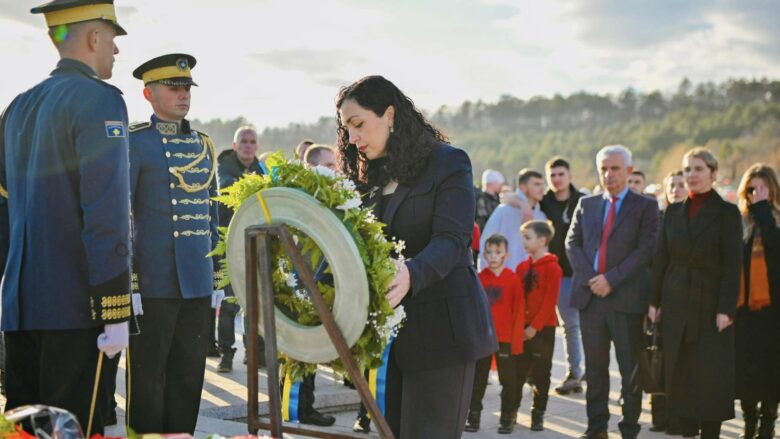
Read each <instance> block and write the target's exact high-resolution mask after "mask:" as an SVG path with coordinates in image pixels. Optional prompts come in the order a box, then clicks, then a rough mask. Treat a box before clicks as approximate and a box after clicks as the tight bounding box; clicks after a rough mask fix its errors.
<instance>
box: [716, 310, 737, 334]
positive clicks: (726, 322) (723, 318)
mask: <svg viewBox="0 0 780 439" xmlns="http://www.w3.org/2000/svg"><path fill="white" fill-rule="evenodd" d="M732 323H734V321H733V320H731V317H729V316H728V314H718V315H716V316H715V326H717V327H718V332H723V330H724V329H726V328H728V327H729V326H731V324H732Z"/></svg>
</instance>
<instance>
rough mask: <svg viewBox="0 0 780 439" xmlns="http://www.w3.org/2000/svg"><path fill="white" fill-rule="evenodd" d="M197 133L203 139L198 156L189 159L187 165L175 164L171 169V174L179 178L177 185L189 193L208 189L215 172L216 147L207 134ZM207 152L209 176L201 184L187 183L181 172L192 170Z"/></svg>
mask: <svg viewBox="0 0 780 439" xmlns="http://www.w3.org/2000/svg"><path fill="white" fill-rule="evenodd" d="M198 135H199V136H200V138H201V139H202V140H203V149H202V150H201V152H200V154H198V158H196V159H195V160H193V161H191V162H190V163H189V164H187V165H184V166H176V167H173V169H172V170H171V174H173V176H174V177H176V179H177V180H179V187H180V188H182V189H183V190H184V191H185V192H189V193H194V192H200V191H202V190H203V189H208V187H209V186H210V185H211V181H212V180H213V179H214V175H216V173H217V153H216V149H215V148H214V142H212V141H211V138H209V136H207V135H205V134H203V133H201V132H198ZM176 140H178V139H176ZM193 143H194V142H193ZM209 153H210V154H211V172H210V173H209V178H208V179H207V180H206V182H205V183H203V184H189V183H187V182H186V181H184V176H183V175H182V174H183V173H186V172H193V171H191V169H193V168H194V167H196V166H198V164H199V163H200V162H202V161H203V160H204V159H205V158H206V157H207V155H208V154H209ZM195 172H198V171H195Z"/></svg>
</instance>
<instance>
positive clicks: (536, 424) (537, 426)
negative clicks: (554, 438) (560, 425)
mask: <svg viewBox="0 0 780 439" xmlns="http://www.w3.org/2000/svg"><path fill="white" fill-rule="evenodd" d="M531 431H544V411H542V410H531Z"/></svg>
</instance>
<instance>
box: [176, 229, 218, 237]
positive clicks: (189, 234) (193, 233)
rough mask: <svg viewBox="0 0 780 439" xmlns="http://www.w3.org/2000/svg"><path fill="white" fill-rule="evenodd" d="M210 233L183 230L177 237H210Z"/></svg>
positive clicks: (207, 231)
mask: <svg viewBox="0 0 780 439" xmlns="http://www.w3.org/2000/svg"><path fill="white" fill-rule="evenodd" d="M210 235H211V231H209V230H185V231H183V232H179V236H210Z"/></svg>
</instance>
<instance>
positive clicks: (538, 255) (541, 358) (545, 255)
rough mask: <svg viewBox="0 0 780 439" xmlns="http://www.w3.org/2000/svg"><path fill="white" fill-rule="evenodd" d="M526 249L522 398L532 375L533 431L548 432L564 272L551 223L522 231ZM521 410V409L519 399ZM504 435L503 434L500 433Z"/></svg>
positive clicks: (520, 373)
mask: <svg viewBox="0 0 780 439" xmlns="http://www.w3.org/2000/svg"><path fill="white" fill-rule="evenodd" d="M520 231H521V232H522V235H523V247H524V248H525V251H526V252H527V253H528V255H529V257H528V259H526V260H525V261H523V262H522V263H520V265H518V266H517V269H516V270H515V271H516V273H517V277H518V278H520V287H521V290H522V291H523V296H524V297H525V346H524V349H523V354H522V355H521V356H520V357H519V358H518V360H517V375H518V377H517V382H518V384H519V386H520V389H519V391H518V394H519V395H520V397H522V386H523V383H525V380H526V378H527V376H528V374H529V370H530V374H531V377H532V378H533V386H532V388H533V392H534V401H533V406H532V408H531V430H533V431H542V430H544V411H545V410H546V409H547V393H548V391H549V390H550V370H551V369H552V357H553V350H554V349H555V327H556V326H558V318H557V317H556V315H555V306H556V305H557V302H558V291H559V290H560V286H561V278H562V277H563V271H562V270H561V267H560V265H558V257H557V256H555V255H554V254H551V253H550V252H549V251H548V245H549V243H550V240H551V239H552V237H553V234H555V230H554V228H553V226H552V223H550V222H549V221H528V222H526V223H524V224H523V225H522V226H521V227H520ZM517 402H518V404H517V406H518V407H519V406H520V398H518V401H517ZM499 432H500V431H499Z"/></svg>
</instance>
